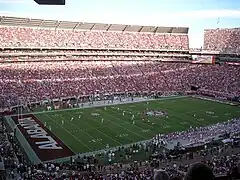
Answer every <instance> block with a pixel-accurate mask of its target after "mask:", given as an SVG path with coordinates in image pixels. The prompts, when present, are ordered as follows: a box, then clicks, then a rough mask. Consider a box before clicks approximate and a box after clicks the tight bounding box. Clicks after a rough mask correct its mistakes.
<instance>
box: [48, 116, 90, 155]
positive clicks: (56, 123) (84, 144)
mask: <svg viewBox="0 0 240 180" xmlns="http://www.w3.org/2000/svg"><path fill="white" fill-rule="evenodd" d="M44 115H45V116H47V117H48V118H49V119H50V120H51V121H53V122H54V123H55V124H57V125H58V126H60V127H61V128H62V129H63V130H65V131H66V132H67V133H68V134H70V135H71V136H72V137H73V138H74V139H76V140H77V141H78V142H79V143H80V144H82V145H83V146H85V147H86V148H88V149H89V150H90V151H93V149H92V148H90V147H89V146H87V145H86V144H84V143H83V142H82V141H81V140H79V139H78V138H77V137H76V136H74V135H73V134H72V133H71V132H70V131H68V130H67V129H66V128H64V127H62V126H61V125H60V124H59V123H57V122H56V121H54V120H53V119H52V118H51V117H50V116H49V115H47V114H44Z"/></svg>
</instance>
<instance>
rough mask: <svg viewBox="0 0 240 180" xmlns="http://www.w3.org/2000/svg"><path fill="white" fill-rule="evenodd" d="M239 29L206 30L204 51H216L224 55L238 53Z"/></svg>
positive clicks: (239, 51) (239, 49)
mask: <svg viewBox="0 0 240 180" xmlns="http://www.w3.org/2000/svg"><path fill="white" fill-rule="evenodd" d="M239 44H240V28H231V29H206V30H205V32H204V49H210V50H217V51H220V52H221V53H225V54H235V53H236V54H239V53H240V47H239Z"/></svg>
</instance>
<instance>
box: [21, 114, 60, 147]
mask: <svg viewBox="0 0 240 180" xmlns="http://www.w3.org/2000/svg"><path fill="white" fill-rule="evenodd" d="M18 121H19V124H20V125H21V126H22V127H23V128H24V129H25V130H26V132H27V133H28V134H29V135H30V137H31V138H36V139H37V138H39V139H47V140H46V141H38V142H35V144H36V145H37V146H38V148H39V149H52V150H55V149H62V147H60V146H58V143H57V142H56V141H55V140H54V139H53V138H52V137H51V136H48V135H47V132H46V131H45V130H44V129H43V128H42V127H41V126H40V125H39V124H38V123H37V122H36V121H35V120H34V119H32V118H31V117H28V118H23V119H19V120H18Z"/></svg>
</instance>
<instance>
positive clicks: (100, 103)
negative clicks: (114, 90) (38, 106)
mask: <svg viewBox="0 0 240 180" xmlns="http://www.w3.org/2000/svg"><path fill="white" fill-rule="evenodd" d="M186 97H190V96H165V97H161V98H159V99H148V98H139V97H137V98H134V100H133V101H131V98H127V99H123V101H122V102H120V101H119V100H114V101H113V103H112V102H111V103H109V104H108V103H106V102H107V101H103V100H102V101H93V104H91V105H90V104H89V102H87V103H83V104H84V105H83V107H76V108H69V109H57V110H51V111H41V112H29V113H24V114H22V115H28V114H33V115H35V114H43V113H53V112H62V111H74V110H78V109H87V108H94V107H105V106H114V105H121V104H134V103H140V102H147V101H162V100H167V99H179V98H186ZM14 115H17V114H14ZM14 115H10V116H14ZM6 117H7V116H6Z"/></svg>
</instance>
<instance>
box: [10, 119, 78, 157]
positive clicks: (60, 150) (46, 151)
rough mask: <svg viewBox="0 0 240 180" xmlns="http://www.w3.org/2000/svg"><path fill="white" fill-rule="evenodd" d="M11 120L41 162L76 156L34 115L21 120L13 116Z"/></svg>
mask: <svg viewBox="0 0 240 180" xmlns="http://www.w3.org/2000/svg"><path fill="white" fill-rule="evenodd" d="M11 118H12V119H13V121H14V122H15V124H16V128H18V129H19V130H20V132H21V133H22V135H23V136H24V137H25V139H26V140H27V142H28V144H29V145H30V146H31V148H32V149H33V150H34V152H35V153H36V155H37V156H38V158H39V159H40V160H41V161H50V160H54V159H59V158H64V157H68V156H73V155H75V153H74V152H73V151H71V150H70V149H69V148H68V147H67V146H66V145H65V144H64V143H63V142H62V141H61V140H60V139H59V138H57V137H56V136H55V135H54V134H53V133H52V132H51V131H50V130H49V129H47V128H46V127H44V125H43V124H42V123H41V121H40V120H38V119H37V117H35V116H34V115H33V114H26V115H22V116H21V117H20V118H19V117H18V116H11ZM18 118H19V119H18ZM20 143H21V142H20ZM26 153H27V152H26Z"/></svg>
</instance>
